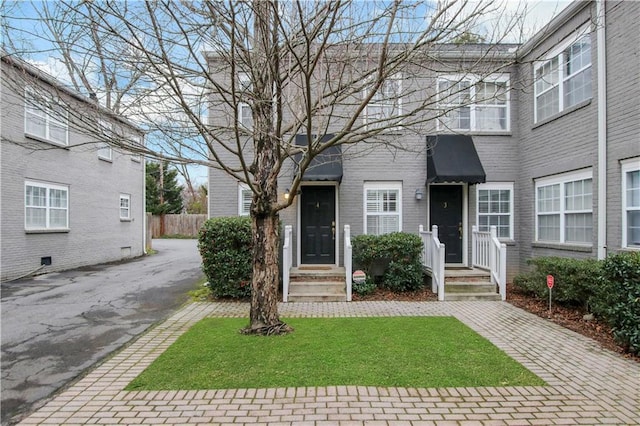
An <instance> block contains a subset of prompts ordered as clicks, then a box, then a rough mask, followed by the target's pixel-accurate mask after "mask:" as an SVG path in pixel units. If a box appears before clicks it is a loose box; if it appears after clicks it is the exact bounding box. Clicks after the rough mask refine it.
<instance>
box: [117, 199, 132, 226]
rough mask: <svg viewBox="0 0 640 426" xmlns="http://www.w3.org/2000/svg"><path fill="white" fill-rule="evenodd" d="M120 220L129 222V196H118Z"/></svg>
mask: <svg viewBox="0 0 640 426" xmlns="http://www.w3.org/2000/svg"><path fill="white" fill-rule="evenodd" d="M120 219H121V220H131V195H129V194H120Z"/></svg>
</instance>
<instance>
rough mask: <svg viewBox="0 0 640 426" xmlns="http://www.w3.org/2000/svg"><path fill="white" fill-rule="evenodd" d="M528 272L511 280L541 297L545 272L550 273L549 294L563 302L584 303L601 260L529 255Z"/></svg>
mask: <svg viewBox="0 0 640 426" xmlns="http://www.w3.org/2000/svg"><path fill="white" fill-rule="evenodd" d="M527 263H528V264H530V265H533V269H532V270H531V271H530V272H527V273H523V274H519V275H517V276H516V277H515V278H514V279H513V284H514V285H515V286H517V287H519V288H521V289H523V290H525V291H527V292H528V293H531V294H534V295H535V296H537V297H539V298H541V299H547V298H548V297H549V288H548V287H547V275H553V277H554V286H553V290H552V298H553V300H554V301H555V302H556V303H559V304H560V305H564V306H587V303H588V302H589V300H590V299H591V297H592V296H593V295H594V294H595V292H596V290H597V288H598V286H599V279H598V277H599V275H600V268H601V262H599V261H597V260H595V259H571V258H564V257H538V258H535V259H529V260H528V261H527Z"/></svg>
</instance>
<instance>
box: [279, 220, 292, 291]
mask: <svg viewBox="0 0 640 426" xmlns="http://www.w3.org/2000/svg"><path fill="white" fill-rule="evenodd" d="M291 234H293V228H292V226H291V225H287V226H285V227H284V244H283V245H282V301H283V302H288V300H289V273H290V271H291V265H292V264H293V247H291V241H292V240H291Z"/></svg>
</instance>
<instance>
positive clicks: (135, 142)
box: [127, 133, 144, 163]
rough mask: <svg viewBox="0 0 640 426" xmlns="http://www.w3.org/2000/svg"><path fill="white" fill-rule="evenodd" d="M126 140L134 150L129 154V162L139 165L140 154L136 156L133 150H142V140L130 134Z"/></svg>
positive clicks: (134, 134) (138, 136)
mask: <svg viewBox="0 0 640 426" xmlns="http://www.w3.org/2000/svg"><path fill="white" fill-rule="evenodd" d="M127 140H128V142H129V143H130V144H131V147H132V149H133V150H134V153H133V154H131V161H135V162H136V163H140V162H141V161H142V154H136V153H135V149H142V148H143V147H144V138H143V137H142V136H140V135H138V134H136V133H130V134H129V136H128V138H127Z"/></svg>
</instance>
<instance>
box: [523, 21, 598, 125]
mask: <svg viewBox="0 0 640 426" xmlns="http://www.w3.org/2000/svg"><path fill="white" fill-rule="evenodd" d="M581 32H582V31H581ZM534 80H535V84H534V91H535V121H536V122H539V121H543V120H545V119H547V118H549V117H552V116H554V115H555V114H558V113H560V112H562V111H563V110H565V109H567V108H570V107H572V106H574V105H577V104H579V103H580V102H583V101H586V100H588V99H590V98H591V36H590V34H585V35H582V36H581V37H579V38H577V39H572V40H571V41H570V42H569V43H566V44H564V45H562V46H560V48H559V49H557V50H555V51H553V52H552V54H551V55H550V56H549V57H548V59H546V60H545V61H542V62H540V63H538V64H537V65H536V66H535V68H534Z"/></svg>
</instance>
